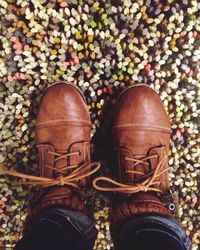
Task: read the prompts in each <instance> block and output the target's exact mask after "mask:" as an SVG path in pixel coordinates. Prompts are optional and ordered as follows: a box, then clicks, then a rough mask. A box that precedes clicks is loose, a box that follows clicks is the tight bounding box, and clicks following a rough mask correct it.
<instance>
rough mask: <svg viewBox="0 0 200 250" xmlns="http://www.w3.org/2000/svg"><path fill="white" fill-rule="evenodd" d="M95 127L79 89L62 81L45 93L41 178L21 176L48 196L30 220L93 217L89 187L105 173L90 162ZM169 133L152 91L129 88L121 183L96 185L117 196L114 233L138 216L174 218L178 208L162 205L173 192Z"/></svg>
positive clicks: (39, 133)
mask: <svg viewBox="0 0 200 250" xmlns="http://www.w3.org/2000/svg"><path fill="white" fill-rule="evenodd" d="M91 128H92V124H91V120H90V115H89V112H88V109H87V105H86V103H85V101H84V96H83V94H82V93H81V91H80V90H79V89H78V88H77V87H75V86H73V85H70V84H66V83H62V82H61V83H56V84H54V85H52V86H50V87H49V88H47V89H46V91H45V92H44V94H43V97H42V99H41V102H40V105H39V110H38V116H37V121H36V140H37V147H38V152H39V170H40V177H33V176H26V175H22V176H21V177H24V178H27V179H28V180H27V181H26V183H28V184H33V185H41V186H43V187H45V189H44V190H45V192H44V196H43V197H42V198H41V200H40V202H39V203H38V204H37V205H36V206H35V207H34V208H33V209H32V210H31V211H30V213H29V218H30V219H33V218H35V217H36V216H37V215H38V214H40V213H42V212H43V211H45V210H47V209H49V208H51V207H57V206H61V207H66V208H68V209H72V210H75V211H80V212H82V213H84V214H86V215H89V214H90V213H91V210H90V207H89V205H88V204H89V203H90V202H89V203H88V202H87V200H88V196H87V195H88V189H87V187H88V186H91V178H90V177H91V175H92V174H94V173H95V172H96V171H97V170H98V169H99V168H100V164H99V163H96V162H95V163H91V160H90V133H91ZM170 131H171V130H170V123H169V118H168V116H167V113H166V111H165V109H164V107H163V104H162V102H161V100H160V98H159V96H158V95H157V94H156V93H155V92H154V91H153V90H152V89H151V88H150V87H149V86H147V85H144V84H140V85H135V86H131V87H129V88H127V89H125V91H124V92H123V93H122V94H121V96H120V98H119V100H118V103H117V105H116V111H115V117H114V122H113V137H114V140H115V147H116V151H117V155H116V157H117V162H118V165H117V166H115V167H116V169H117V172H118V179H117V180H113V179H110V178H107V177H97V178H95V179H93V182H92V184H93V186H94V187H95V188H96V189H97V190H101V191H110V192H114V193H115V197H116V199H115V202H113V208H112V215H111V218H112V223H111V227H112V233H113V234H114V232H115V231H117V230H118V229H119V228H120V225H121V223H123V221H124V220H127V219H128V218H130V217H133V216H135V215H139V214H142V213H154V214H155V213H156V214H160V215H165V216H169V217H171V216H172V214H171V211H170V209H172V210H173V209H174V207H173V204H170V207H167V205H166V204H164V203H163V200H162V195H163V194H165V193H167V192H168V189H169V181H168V149H169V142H170ZM10 174H13V175H16V173H15V172H12V173H11V172H10ZM18 176H19V174H18Z"/></svg>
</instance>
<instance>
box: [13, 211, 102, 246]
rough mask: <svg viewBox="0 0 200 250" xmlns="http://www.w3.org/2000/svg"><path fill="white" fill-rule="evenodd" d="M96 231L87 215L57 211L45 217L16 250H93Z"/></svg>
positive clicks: (43, 215) (24, 237) (46, 214)
mask: <svg viewBox="0 0 200 250" xmlns="http://www.w3.org/2000/svg"><path fill="white" fill-rule="evenodd" d="M96 235H97V232H96V229H95V227H94V224H93V222H92V221H91V220H90V219H89V218H88V217H87V216H85V215H83V214H81V213H79V212H74V211H71V210H66V209H63V208H54V209H51V210H49V211H47V212H45V213H43V214H41V215H40V216H39V217H38V218H37V219H36V220H35V221H34V222H33V223H32V224H31V225H30V227H29V228H28V230H27V232H26V234H25V235H24V236H23V238H22V239H21V240H20V241H19V242H18V243H17V245H16V246H15V248H14V250H27V249H28V250H36V249H37V250H72V249H73V250H91V249H92V247H93V245H94V242H95V239H96Z"/></svg>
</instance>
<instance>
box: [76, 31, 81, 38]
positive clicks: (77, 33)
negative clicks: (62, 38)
mask: <svg viewBox="0 0 200 250" xmlns="http://www.w3.org/2000/svg"><path fill="white" fill-rule="evenodd" d="M75 37H76V39H77V40H80V39H81V38H82V35H81V33H80V32H79V31H78V32H76V35H75Z"/></svg>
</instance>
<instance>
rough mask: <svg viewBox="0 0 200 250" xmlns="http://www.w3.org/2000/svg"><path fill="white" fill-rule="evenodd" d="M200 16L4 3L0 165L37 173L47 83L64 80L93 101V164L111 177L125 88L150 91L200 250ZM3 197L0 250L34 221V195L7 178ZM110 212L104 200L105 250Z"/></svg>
mask: <svg viewBox="0 0 200 250" xmlns="http://www.w3.org/2000/svg"><path fill="white" fill-rule="evenodd" d="M199 11H200V2H198V1H196V0H193V1H191V0H182V1H174V0H166V1H160V0H155V1H152V0H136V1H130V0H124V1H120V0H116V1H115V0H100V1H94V0H87V1H84V0H67V1H65V0H57V1H55V0H51V1H49V0H48V1H47V0H26V1H23V0H7V1H5V0H1V1H0V101H1V102H0V128H1V131H0V150H1V153H0V162H1V163H4V165H5V167H6V168H11V169H16V170H18V171H20V172H24V173H31V174H35V175H37V174H38V169H37V163H36V162H37V152H36V147H35V132H34V126H35V117H36V113H37V105H38V102H39V100H40V97H41V95H42V92H43V91H44V89H45V88H46V87H47V85H48V84H52V83H54V82H55V81H59V80H65V81H68V82H70V83H74V84H76V85H78V86H79V87H80V88H81V89H82V91H83V93H84V95H85V97H86V100H87V103H88V106H89V108H90V112H91V117H92V121H93V133H92V141H93V143H94V144H95V146H94V147H93V148H94V152H95V153H94V154H93V155H94V156H93V157H94V159H95V160H101V162H102V166H103V169H104V170H105V172H107V171H108V169H109V165H110V163H109V160H110V158H111V157H110V155H109V153H108V147H109V145H110V139H111V136H110V134H111V133H110V132H109V131H110V127H111V122H112V110H113V107H114V104H115V102H116V99H117V96H118V95H119V93H120V92H121V90H122V89H123V88H125V87H126V86H129V85H133V84H136V83H145V84H148V85H150V86H152V87H153V88H154V89H155V90H156V92H157V93H158V94H159V95H160V97H161V99H162V101H163V102H164V105H165V107H166V109H167V111H168V113H169V116H170V120H171V124H172V136H171V139H172V141H171V149H170V158H169V165H170V172H171V174H170V176H171V185H172V186H173V187H174V188H175V190H176V191H177V192H178V195H179V216H180V221H181V224H182V226H183V227H184V228H185V230H186V233H187V234H188V235H189V237H190V238H191V240H192V250H197V249H200V244H199V243H200V229H199V225H200V214H199V210H200V207H199V206H200V205H199V186H198V184H199V182H198V181H199V172H200V166H199V155H200V138H199V137H198V136H199V125H200V119H199V114H200V112H199V104H200V81H199V79H200V72H199V62H200V33H199V32H200V18H199V17H200V15H199ZM52 101H53V100H52ZM0 190H1V191H0V246H1V249H12V248H13V246H14V245H15V243H16V242H17V240H18V239H19V237H20V235H21V230H22V226H23V223H24V220H25V217H26V211H27V203H28V195H27V188H25V187H22V186H21V185H20V184H19V182H18V179H15V178H10V177H8V176H3V175H1V176H0ZM108 212H109V198H108V197H107V196H106V195H102V194H99V195H98V197H97V199H96V207H95V219H96V221H97V228H98V229H99V235H98V239H97V241H96V244H95V249H98V250H101V249H113V244H112V242H111V237H110V232H109V222H108V220H109V218H108Z"/></svg>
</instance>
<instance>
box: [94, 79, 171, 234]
mask: <svg viewBox="0 0 200 250" xmlns="http://www.w3.org/2000/svg"><path fill="white" fill-rule="evenodd" d="M170 132H171V129H170V123H169V118H168V115H167V113H166V111H165V109H164V107H163V104H162V102H161V100H160V98H159V96H158V95H157V94H156V93H155V92H154V91H153V90H152V89H151V88H150V87H149V86H147V85H144V84H140V85H135V86H131V87H129V88H127V89H126V90H125V91H124V92H123V93H122V94H121V96H120V98H119V101H118V103H117V106H116V112H115V117H114V124H113V135H114V139H115V146H116V151H117V162H118V165H117V166H116V169H117V181H114V180H112V179H110V178H107V177H97V178H96V179H95V180H94V181H93V185H94V187H95V188H96V189H98V190H101V191H113V192H115V193H116V196H115V199H114V202H113V211H112V225H111V229H112V233H113V234H114V231H115V230H118V229H119V228H120V225H121V223H123V222H124V221H125V220H128V219H129V218H130V217H133V216H136V215H139V214H142V213H154V214H155V213H156V214H160V215H165V216H171V212H170V210H169V209H168V208H166V206H165V204H163V202H162V195H163V194H164V193H167V191H168V189H169V180H168V149H169V143H170ZM103 183H104V185H103ZM171 206H172V205H171Z"/></svg>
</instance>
